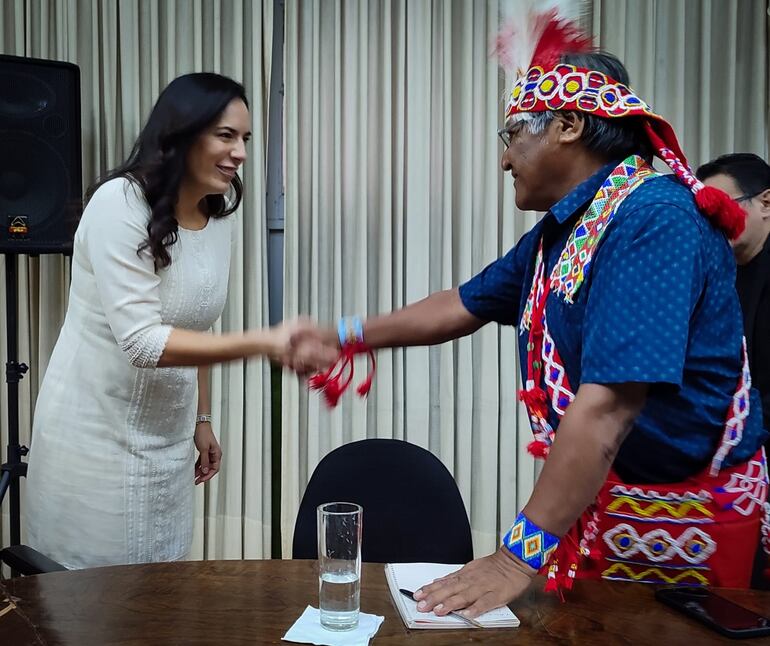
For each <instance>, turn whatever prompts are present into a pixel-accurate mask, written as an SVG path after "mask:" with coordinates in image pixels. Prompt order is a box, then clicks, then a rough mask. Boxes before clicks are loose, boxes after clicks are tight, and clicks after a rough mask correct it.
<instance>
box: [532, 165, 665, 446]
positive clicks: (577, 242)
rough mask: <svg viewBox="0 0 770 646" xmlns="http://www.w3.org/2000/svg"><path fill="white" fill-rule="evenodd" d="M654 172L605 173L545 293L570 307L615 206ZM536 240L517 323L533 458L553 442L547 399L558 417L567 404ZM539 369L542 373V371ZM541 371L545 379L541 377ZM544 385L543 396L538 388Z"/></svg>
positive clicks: (625, 168) (619, 169)
mask: <svg viewBox="0 0 770 646" xmlns="http://www.w3.org/2000/svg"><path fill="white" fill-rule="evenodd" d="M657 175H658V174H657V173H656V172H655V171H654V170H653V169H652V167H651V166H650V165H649V164H647V162H645V161H644V160H643V159H642V158H641V157H639V156H638V155H632V156H630V157H628V158H627V159H625V160H623V161H622V162H621V163H620V164H619V165H618V166H616V167H615V168H614V169H613V171H612V172H611V173H610V175H609V177H607V179H606V180H605V181H604V183H603V184H602V186H601V187H600V188H599V190H598V191H597V193H596V195H595V196H594V199H593V201H592V202H591V205H590V206H589V208H588V210H587V211H586V213H585V214H584V215H583V216H582V217H581V218H580V219H579V220H578V221H577V223H576V224H575V227H574V228H573V230H572V232H571V233H570V236H569V238H568V239H567V243H566V245H565V247H564V249H563V250H562V252H561V255H560V257H559V261H558V262H557V263H556V265H555V266H554V269H553V271H552V272H551V276H550V278H549V280H548V284H549V286H550V290H551V291H553V292H555V293H557V294H561V295H562V296H563V297H564V299H565V300H566V301H567V302H569V303H572V302H574V298H575V295H576V294H577V292H578V290H579V289H580V286H581V285H582V284H583V281H584V280H585V277H586V275H587V274H588V270H589V268H590V265H591V261H592V260H593V256H594V254H595V253H596V250H597V249H598V247H599V243H600V242H601V240H602V237H603V236H604V233H605V232H606V231H607V228H608V226H609V224H610V222H612V219H613V217H614V216H615V213H616V212H617V210H618V207H619V206H620V205H621V203H622V202H623V200H624V199H625V198H626V197H628V196H629V195H630V194H631V192H632V191H634V190H635V189H636V188H638V187H639V186H641V185H642V183H643V182H644V181H646V180H648V179H651V178H653V177H657ZM548 291H549V290H548V288H547V287H546V280H545V262H544V260H543V241H542V239H541V241H540V246H539V248H538V252H537V257H536V260H535V271H534V277H533V280H532V287H531V288H530V292H529V296H528V297H527V302H526V305H525V307H524V313H523V314H522V317H521V322H520V333H524V331H525V330H528V331H529V341H528V343H527V382H526V384H525V387H524V389H522V390H521V391H520V392H519V398H520V399H521V400H522V401H523V402H524V403H525V405H526V407H527V412H528V414H529V419H530V425H531V426H532V431H533V433H534V435H535V440H534V442H533V443H532V444H531V445H530V447H529V450H530V452H531V453H533V454H534V455H536V456H538V457H544V456H545V455H547V454H548V447H549V446H550V444H551V442H552V439H553V429H552V428H551V426H550V425H549V423H548V405H547V402H548V398H549V396H550V400H551V405H552V407H553V409H554V410H555V411H556V412H557V413H558V414H559V415H560V416H561V415H562V414H563V413H564V410H565V409H566V407H567V406H568V405H569V403H570V402H571V401H572V399H573V394H572V388H571V387H570V384H569V380H568V378H567V373H566V371H565V370H564V364H563V363H562V361H561V357H559V353H558V351H557V350H556V345H555V344H554V342H553V339H552V338H551V337H550V335H549V334H548V325H547V323H546V317H545V303H546V301H547V300H548ZM544 368H545V370H544ZM544 372H545V378H543V376H544V375H543V373H544ZM543 381H545V384H546V388H547V392H546V391H545V390H543V388H542V386H541V384H542V383H543Z"/></svg>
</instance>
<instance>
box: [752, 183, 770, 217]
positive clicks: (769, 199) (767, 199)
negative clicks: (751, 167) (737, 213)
mask: <svg viewBox="0 0 770 646" xmlns="http://www.w3.org/2000/svg"><path fill="white" fill-rule="evenodd" d="M754 199H755V200H757V202H759V205H760V208H761V209H762V218H763V219H765V220H766V219H767V218H770V188H768V189H766V190H764V191H762V192H761V193H760V194H759V195H757V196H756V197H755V198H754Z"/></svg>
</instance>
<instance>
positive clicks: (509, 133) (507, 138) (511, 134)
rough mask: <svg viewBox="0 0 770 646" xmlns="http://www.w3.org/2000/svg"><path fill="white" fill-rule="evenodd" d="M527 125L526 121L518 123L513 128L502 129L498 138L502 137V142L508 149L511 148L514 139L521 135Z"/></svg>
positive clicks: (498, 133) (498, 132)
mask: <svg viewBox="0 0 770 646" xmlns="http://www.w3.org/2000/svg"><path fill="white" fill-rule="evenodd" d="M525 123H526V122H525V121H517V122H516V123H514V124H513V125H512V126H507V127H505V128H500V130H498V131H497V136H498V137H500V141H502V142H503V145H504V146H505V147H506V148H510V146H511V143H513V139H514V138H515V137H517V136H518V135H519V134H520V133H521V130H522V128H523V127H524V125H525Z"/></svg>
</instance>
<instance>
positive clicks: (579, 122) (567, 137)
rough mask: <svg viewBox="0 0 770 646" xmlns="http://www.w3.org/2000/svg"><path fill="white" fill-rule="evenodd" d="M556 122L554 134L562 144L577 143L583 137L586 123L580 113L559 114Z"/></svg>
mask: <svg viewBox="0 0 770 646" xmlns="http://www.w3.org/2000/svg"><path fill="white" fill-rule="evenodd" d="M554 122H555V124H556V125H555V126H554V134H555V136H556V141H557V142H558V143H560V144H572V143H575V142H576V141H578V140H579V139H580V138H581V137H582V136H583V129H584V128H585V125H586V122H585V119H584V118H583V115H582V114H580V113H579V112H559V113H557V114H556V118H555V119H554Z"/></svg>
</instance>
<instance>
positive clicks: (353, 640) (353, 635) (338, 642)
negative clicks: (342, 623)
mask: <svg viewBox="0 0 770 646" xmlns="http://www.w3.org/2000/svg"><path fill="white" fill-rule="evenodd" d="M383 621H385V617H379V616H377V615H368V614H366V613H365V612H361V613H359V615H358V626H356V627H355V628H354V629H353V630H344V631H342V630H341V631H334V630H327V629H326V628H324V627H323V626H322V625H321V612H320V611H319V610H318V608H313V606H308V607H307V608H305V612H303V613H302V615H301V616H300V618H299V619H297V621H295V622H294V625H293V626H292V627H291V628H289V630H288V631H287V633H286V634H285V635H284V636H283V640H284V641H287V642H299V643H301V644H316V645H317V646H368V644H369V640H370V639H371V638H372V637H374V635H375V633H376V632H377V631H378V630H379V628H380V624H381V623H382V622H383Z"/></svg>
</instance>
